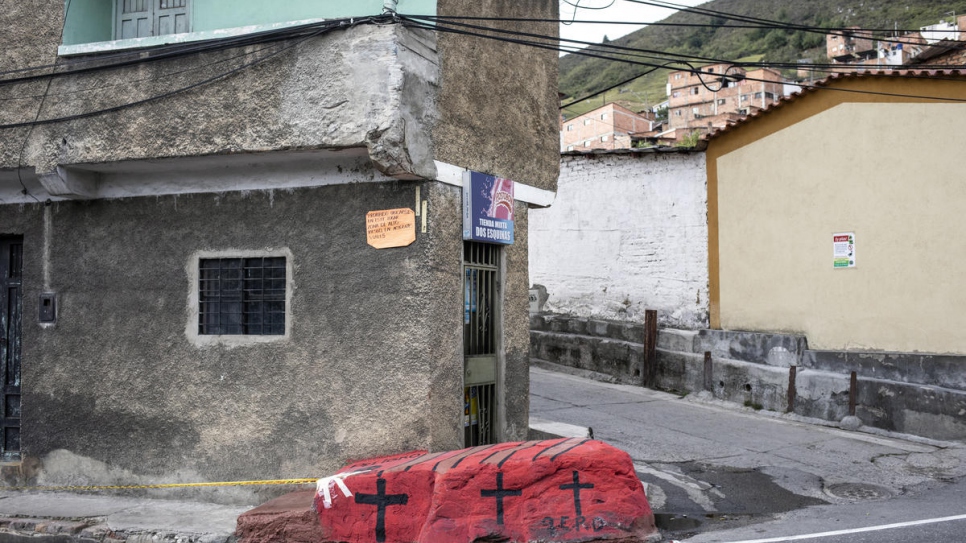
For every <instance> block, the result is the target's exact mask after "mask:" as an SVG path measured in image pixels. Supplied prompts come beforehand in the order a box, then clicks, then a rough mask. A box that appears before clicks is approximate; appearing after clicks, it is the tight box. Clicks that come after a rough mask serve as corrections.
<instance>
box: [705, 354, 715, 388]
mask: <svg viewBox="0 0 966 543" xmlns="http://www.w3.org/2000/svg"><path fill="white" fill-rule="evenodd" d="M704 389H705V390H707V391H708V392H714V379H713V378H712V366H711V351H705V352H704Z"/></svg>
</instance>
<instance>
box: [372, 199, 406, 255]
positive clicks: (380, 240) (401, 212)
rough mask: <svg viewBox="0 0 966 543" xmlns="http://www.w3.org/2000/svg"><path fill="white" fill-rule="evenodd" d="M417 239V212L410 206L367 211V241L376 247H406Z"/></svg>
mask: <svg viewBox="0 0 966 543" xmlns="http://www.w3.org/2000/svg"><path fill="white" fill-rule="evenodd" d="M414 241H416V213H414V212H413V210H412V209H409V208H400V209H383V210H379V211H370V212H369V213H366V243H368V244H369V245H371V246H373V247H375V248H376V249H387V248H389V247H405V246H407V245H410V244H412V242H414Z"/></svg>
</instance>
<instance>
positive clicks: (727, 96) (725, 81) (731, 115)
mask: <svg viewBox="0 0 966 543" xmlns="http://www.w3.org/2000/svg"><path fill="white" fill-rule="evenodd" d="M784 85H785V80H784V79H783V78H782V75H781V73H780V72H778V71H777V70H772V69H769V68H762V69H758V70H745V69H744V68H741V67H736V66H733V65H731V64H712V65H708V66H702V67H701V68H699V69H698V70H697V71H689V70H681V71H676V72H671V73H669V74H668V84H667V92H668V97H669V98H668V99H669V105H668V128H669V129H670V130H673V131H675V132H676V133H681V134H686V133H689V132H693V131H697V132H699V133H702V134H704V133H708V132H710V131H711V130H713V129H716V128H722V127H724V126H727V125H728V124H729V123H731V122H734V121H735V120H738V119H740V118H743V117H744V116H745V115H750V114H753V113H755V112H756V111H759V110H761V109H764V108H766V107H768V106H770V105H772V104H774V103H776V102H778V101H779V100H780V99H781V98H782V96H783V95H784ZM678 139H680V138H678Z"/></svg>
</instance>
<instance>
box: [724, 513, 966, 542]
mask: <svg viewBox="0 0 966 543" xmlns="http://www.w3.org/2000/svg"><path fill="white" fill-rule="evenodd" d="M955 520H966V515H955V516H952V517H940V518H930V519H923V520H912V521H909V522H897V523H895V524H883V525H881V526H867V527H865V528H853V529H851V530H836V531H834V532H819V533H816V534H805V535H792V536H784V537H771V538H768V539H747V540H744V541H732V542H730V543H781V542H783V541H801V540H803V539H818V538H821V537H832V536H836V535H848V534H860V533H863V532H879V531H883V530H895V529H896V528H908V527H910V526H921V525H923V524H939V523H940V522H952V521H955Z"/></svg>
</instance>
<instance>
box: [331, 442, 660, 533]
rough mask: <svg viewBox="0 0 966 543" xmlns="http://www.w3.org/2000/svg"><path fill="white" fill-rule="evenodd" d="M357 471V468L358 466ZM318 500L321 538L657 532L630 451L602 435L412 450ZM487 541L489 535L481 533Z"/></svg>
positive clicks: (371, 463) (349, 469)
mask: <svg viewBox="0 0 966 543" xmlns="http://www.w3.org/2000/svg"><path fill="white" fill-rule="evenodd" d="M358 472H362V473H358ZM339 473H340V474H352V475H347V476H345V477H344V479H343V482H344V484H345V486H346V487H347V488H348V490H349V491H350V492H351V493H352V496H351V497H347V496H345V495H344V493H343V491H342V490H341V489H340V488H339V486H338V485H337V484H336V483H335V482H334V481H332V482H328V483H327V485H326V486H328V488H329V494H330V496H331V503H330V504H329V507H326V504H325V499H324V497H323V494H322V493H321V491H320V492H319V493H317V494H316V498H315V506H316V510H317V511H318V513H319V520H320V522H321V525H322V532H323V539H322V540H323V541H326V542H349V543H369V542H377V543H378V542H383V541H384V542H386V543H413V542H417V543H439V542H447V543H461V542H466V543H471V542H473V541H478V540H481V539H483V540H494V541H504V540H507V541H517V542H528V541H546V542H552V541H559V542H565V541H566V542H570V541H573V542H582V541H622V542H633V541H649V540H652V539H655V538H657V539H659V538H660V535H659V533H658V531H657V529H656V528H655V526H654V515H653V513H652V512H651V508H650V506H649V505H648V503H647V498H646V497H645V496H644V488H643V486H642V485H641V482H640V480H639V479H638V478H637V475H636V474H635V472H634V465H633V462H632V461H631V459H630V457H629V456H628V455H627V453H625V452H623V451H621V450H619V449H616V448H614V447H611V446H610V445H607V444H605V443H602V442H600V441H593V440H589V439H557V440H550V441H528V442H523V443H501V444H498V445H488V446H482V447H475V448H472V449H463V450H459V451H450V452H445V453H436V454H428V453H426V452H425V451H416V452H412V453H407V454H403V455H397V456H390V457H384V458H375V459H370V460H365V461H361V462H356V463H353V464H350V465H348V466H346V467H344V468H343V469H342V470H340V472H339ZM487 538H489V539H487Z"/></svg>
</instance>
